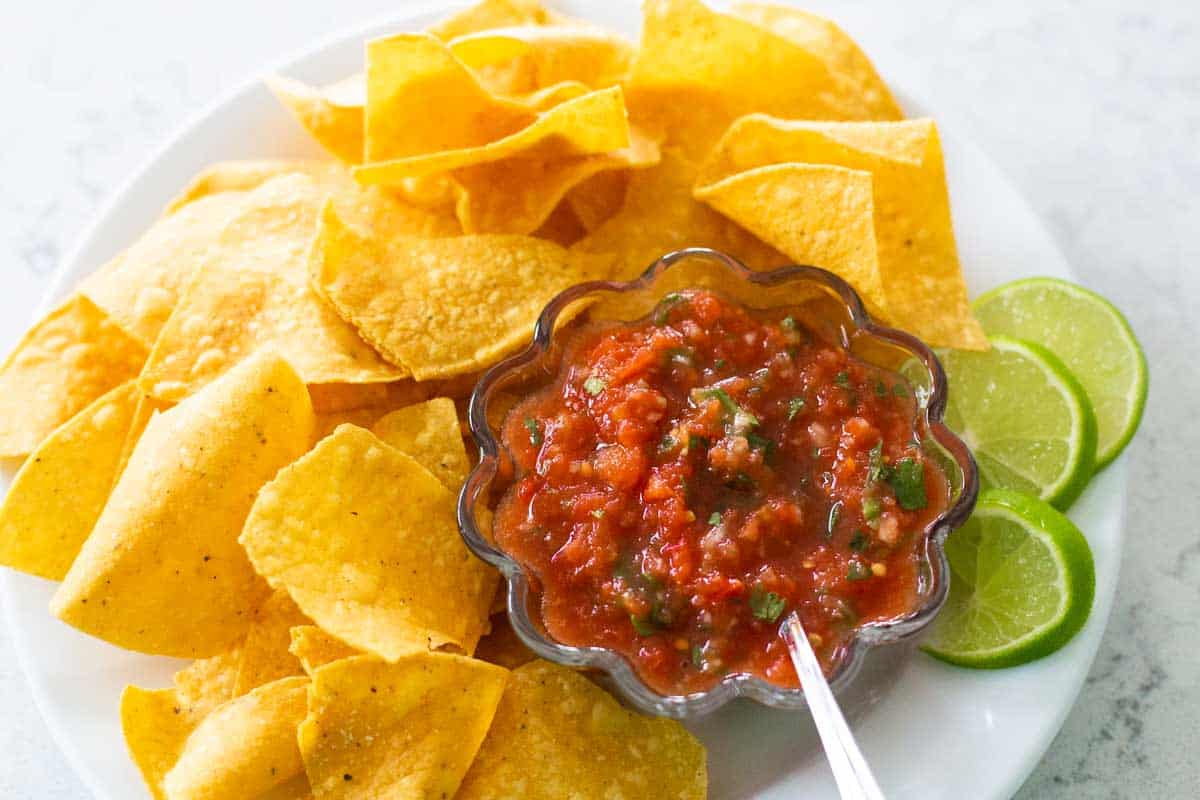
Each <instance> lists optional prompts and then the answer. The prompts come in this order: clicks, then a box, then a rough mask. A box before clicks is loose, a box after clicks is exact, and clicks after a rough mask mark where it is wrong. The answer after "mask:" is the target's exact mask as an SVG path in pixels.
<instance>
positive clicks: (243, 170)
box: [163, 158, 348, 215]
mask: <svg viewBox="0 0 1200 800" xmlns="http://www.w3.org/2000/svg"><path fill="white" fill-rule="evenodd" d="M324 169H332V165H330V164H329V163H328V162H325V161H309V160H305V159H290V158H261V159H247V160H244V161H218V162H216V163H215V164H210V165H209V166H207V167H205V168H204V169H202V170H201V171H200V172H198V173H197V174H196V177H194V178H192V180H191V181H190V182H189V183H188V185H187V186H185V187H184V188H183V191H182V192H180V193H179V194H177V195H176V196H175V197H174V198H173V199H172V200H171V202H169V203H167V207H166V209H165V210H164V211H163V213H164V214H166V215H170V214H174V213H175V212H176V211H178V210H179V209H181V208H184V207H185V206H187V205H188V204H189V203H192V202H194V201H196V200H200V199H201V198H204V197H210V196H212V195H214V194H223V193H226V192H249V191H252V190H254V189H257V188H258V187H259V186H262V185H263V184H264V183H266V182H267V181H269V180H271V178H276V177H278V176H280V175H286V174H287V173H289V172H303V173H304V174H306V175H312V174H313V173H318V172H320V171H322V170H324ZM347 174H348V173H347Z"/></svg>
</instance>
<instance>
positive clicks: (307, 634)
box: [289, 625, 362, 677]
mask: <svg viewBox="0 0 1200 800" xmlns="http://www.w3.org/2000/svg"><path fill="white" fill-rule="evenodd" d="M289 649H290V650H291V652H292V655H294V656H295V657H296V658H297V659H299V661H300V665H301V666H302V667H304V671H305V673H307V674H308V675H309V676H310V677H311V676H312V674H313V672H314V671H315V670H316V669H317V668H318V667H322V666H324V665H326V664H328V663H329V662H331V661H338V660H340V659H343V658H349V657H350V656H357V655H362V651H361V650H356V649H355V648H353V647H351V646H350V645H348V644H346V643H345V642H343V641H342V640H341V639H339V638H337V637H336V636H333V635H331V634H328V633H326V632H325V631H323V630H321V629H320V628H318V627H317V626H316V625H298V626H296V627H295V628H292V643H291V645H290V646H289Z"/></svg>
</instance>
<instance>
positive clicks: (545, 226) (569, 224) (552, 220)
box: [533, 200, 587, 247]
mask: <svg viewBox="0 0 1200 800" xmlns="http://www.w3.org/2000/svg"><path fill="white" fill-rule="evenodd" d="M533 236H534V237H536V238H538V239H546V240H547V241H551V242H554V243H555V244H556V245H558V246H559V247H570V246H571V245H573V244H575V243H576V242H578V241H579V240H580V239H582V238H583V237H584V236H587V230H586V229H585V228H584V227H583V224H582V223H581V222H580V221H579V217H577V216H575V211H574V210H573V209H572V208H571V206H570V205H568V204H567V202H566V201H565V200H564V201H563V202H561V203H559V204H558V205H557V206H555V207H554V210H553V211H551V212H550V216H548V217H546V221H545V222H543V223H542V225H541V227H539V228H538V229H537V230H536V231H534V232H533Z"/></svg>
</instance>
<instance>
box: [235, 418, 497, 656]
mask: <svg viewBox="0 0 1200 800" xmlns="http://www.w3.org/2000/svg"><path fill="white" fill-rule="evenodd" d="M241 542H242V544H243V545H244V546H245V548H246V552H247V553H248V554H249V556H250V560H251V562H252V563H253V564H254V567H255V569H257V570H258V572H259V573H260V574H261V575H263V576H264V577H265V578H266V579H267V580H268V581H269V582H270V583H271V585H272V586H274V587H276V588H285V589H286V590H287V592H288V594H290V595H291V596H292V599H293V600H295V601H296V604H297V605H298V606H299V607H300V609H301V610H302V611H303V612H304V613H305V614H307V615H308V616H309V617H311V618H312V620H313V621H314V622H315V623H316V624H317V625H318V626H320V627H321V628H322V629H324V630H326V631H328V632H329V633H331V634H333V635H334V636H336V637H337V638H339V639H341V640H342V641H344V642H346V643H347V644H350V645H352V646H354V647H357V648H360V649H362V650H365V651H367V652H370V653H375V654H378V655H380V656H382V657H384V658H386V659H388V660H395V659H397V658H399V657H400V656H402V655H404V654H405V653H408V652H412V651H414V650H426V649H430V648H436V647H440V646H442V645H452V646H454V647H457V648H458V649H460V650H462V651H463V652H465V653H471V652H473V651H474V649H475V644H476V642H477V641H478V640H479V636H480V635H481V633H482V629H483V626H484V625H485V624H486V619H487V611H486V609H487V606H488V604H489V603H490V602H491V598H492V593H493V592H494V591H495V586H496V580H497V573H496V571H495V570H494V569H492V568H491V567H490V566H488V565H487V564H484V563H483V562H482V561H479V560H478V559H476V558H475V557H474V556H473V555H472V554H471V553H470V552H469V551H468V550H467V548H466V546H465V545H464V544H463V542H462V539H461V538H460V537H459V535H458V525H457V521H456V517H455V502H454V496H453V495H452V494H451V493H450V492H449V491H448V490H447V489H446V488H445V487H444V486H442V484H441V483H440V482H439V481H438V479H437V478H435V477H434V476H433V475H432V474H431V473H430V472H429V471H428V470H426V469H425V468H424V467H422V466H421V465H420V464H418V463H417V462H416V461H414V460H413V459H412V458H410V457H409V456H407V455H405V454H404V453H402V452H400V451H399V450H397V449H396V448H394V447H392V446H391V445H389V444H387V443H386V442H384V441H383V440H381V439H379V438H378V437H377V436H375V435H374V434H372V433H371V432H370V431H366V430H363V429H361V428H356V427H354V426H353V425H343V426H341V427H339V428H338V429H337V430H335V431H334V432H333V433H332V434H331V435H329V436H327V437H326V438H324V439H322V440H321V441H320V442H319V443H318V444H317V446H316V447H315V448H313V450H312V451H311V452H309V453H308V454H306V455H305V456H304V457H303V458H301V459H300V460H298V461H296V462H295V463H294V464H291V465H290V466H288V467H286V468H284V469H283V470H281V471H280V472H279V475H278V476H276V478H275V480H273V481H271V482H270V483H269V484H267V485H266V486H264V487H263V488H262V489H261V490H260V491H259V494H258V499H257V500H256V501H255V503H254V508H253V510H252V511H251V512H250V516H249V518H248V519H247V520H246V526H245V529H244V530H243V532H242V535H241Z"/></svg>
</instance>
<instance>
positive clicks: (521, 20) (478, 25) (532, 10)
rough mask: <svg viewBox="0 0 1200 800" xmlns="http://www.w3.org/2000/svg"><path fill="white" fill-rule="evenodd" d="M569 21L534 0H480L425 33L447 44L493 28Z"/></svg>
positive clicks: (434, 25)
mask: <svg viewBox="0 0 1200 800" xmlns="http://www.w3.org/2000/svg"><path fill="white" fill-rule="evenodd" d="M568 19H569V18H567V17H564V16H563V15H561V14H559V13H558V12H556V11H551V10H549V9H547V8H546V7H545V6H543V5H542V4H541V3H539V2H537V0H482V2H480V3H476V4H475V5H473V6H471V7H470V8H465V9H463V10H462V11H459V12H458V13H457V14H452V15H451V16H449V17H446V18H445V19H444V20H441V21H440V22H437V23H435V24H433V25H430V26H429V27H428V28H426V30H427V31H428V32H429V33H431V34H432V35H434V36H436V37H438V38H439V39H442V40H443V41H447V42H448V41H450V40H451V39H455V38H457V37H459V36H466V35H467V34H471V33H477V32H479V31H486V30H489V29H492V28H508V27H511V26H513V25H558V24H565V23H566V22H568Z"/></svg>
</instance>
